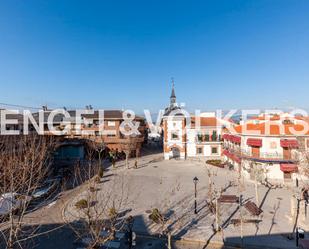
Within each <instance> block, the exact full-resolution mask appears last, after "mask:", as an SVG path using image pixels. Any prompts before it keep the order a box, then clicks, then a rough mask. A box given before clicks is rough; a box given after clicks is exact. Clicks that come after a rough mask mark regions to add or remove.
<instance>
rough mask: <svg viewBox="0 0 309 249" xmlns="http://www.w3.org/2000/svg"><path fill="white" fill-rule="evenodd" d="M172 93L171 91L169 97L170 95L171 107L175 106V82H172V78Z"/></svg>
mask: <svg viewBox="0 0 309 249" xmlns="http://www.w3.org/2000/svg"><path fill="white" fill-rule="evenodd" d="M172 84H173V86H172V93H171V97H170V108H171V109H173V108H175V107H176V105H177V104H176V95H175V83H174V79H172Z"/></svg>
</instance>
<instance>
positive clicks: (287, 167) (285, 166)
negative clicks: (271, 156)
mask: <svg viewBox="0 0 309 249" xmlns="http://www.w3.org/2000/svg"><path fill="white" fill-rule="evenodd" d="M280 170H281V171H283V172H285V173H292V172H297V170H298V167H297V165H296V164H294V163H281V164H280Z"/></svg>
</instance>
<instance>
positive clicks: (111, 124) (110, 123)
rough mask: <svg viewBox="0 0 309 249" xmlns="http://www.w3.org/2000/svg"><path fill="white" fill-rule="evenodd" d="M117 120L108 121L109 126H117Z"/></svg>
mask: <svg viewBox="0 0 309 249" xmlns="http://www.w3.org/2000/svg"><path fill="white" fill-rule="evenodd" d="M115 125H116V122H115V121H107V126H115Z"/></svg>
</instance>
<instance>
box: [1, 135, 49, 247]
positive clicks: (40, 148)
mask: <svg viewBox="0 0 309 249" xmlns="http://www.w3.org/2000/svg"><path fill="white" fill-rule="evenodd" d="M54 149H55V139H54V138H53V137H51V136H39V135H34V134H33V135H27V136H23V135H21V136H1V138H0V197H1V200H2V208H4V209H3V210H2V217H0V231H1V235H2V237H3V239H1V240H0V241H2V242H3V243H4V244H5V246H6V247H7V248H9V249H12V248H15V247H17V246H18V247H20V248H22V247H25V244H26V241H27V240H30V239H32V238H34V237H35V236H37V232H38V230H37V229H33V230H31V229H30V230H29V227H31V226H32V225H33V224H32V223H31V221H30V220H29V219H26V218H25V216H26V214H27V212H28V209H29V205H30V200H31V198H32V195H33V193H34V192H35V191H36V190H37V189H39V188H40V187H41V185H42V184H43V183H44V180H46V178H47V177H48V176H49V173H50V168H49V166H50V165H51V163H52V155H53V152H54ZM25 227H27V229H25ZM0 244H1V242H0Z"/></svg>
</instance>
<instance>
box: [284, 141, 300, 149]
mask: <svg viewBox="0 0 309 249" xmlns="http://www.w3.org/2000/svg"><path fill="white" fill-rule="evenodd" d="M280 145H281V147H284V148H298V141H297V140H296V139H281V140H280Z"/></svg>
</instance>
